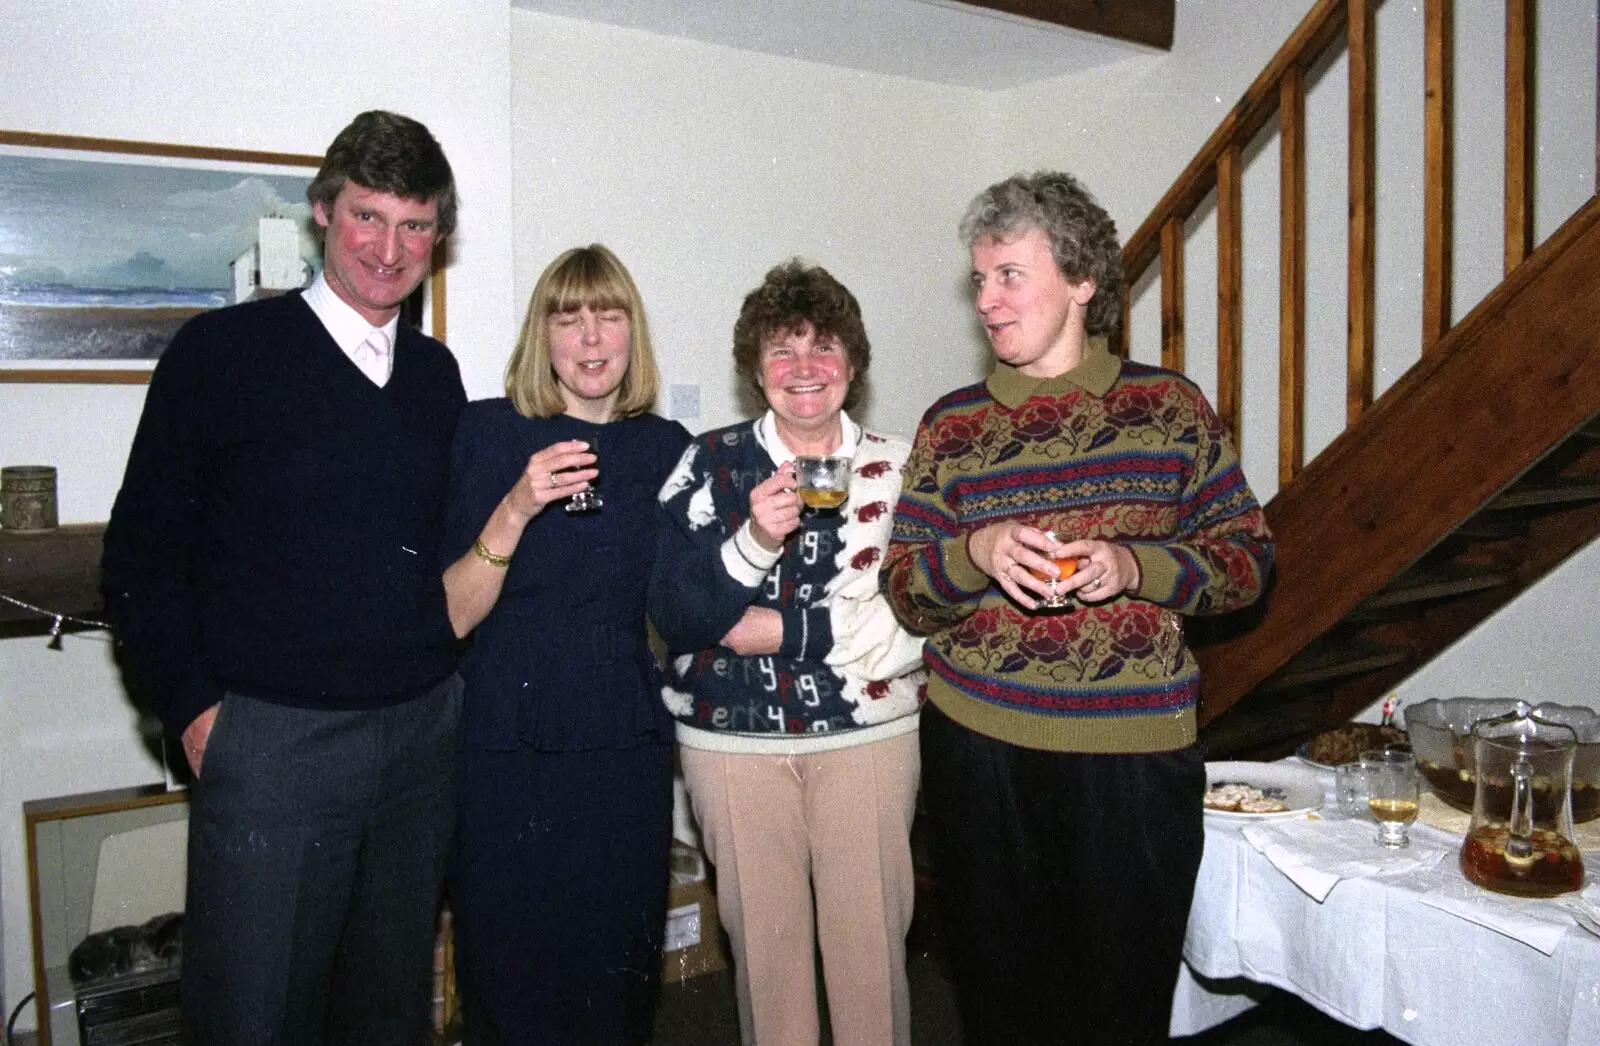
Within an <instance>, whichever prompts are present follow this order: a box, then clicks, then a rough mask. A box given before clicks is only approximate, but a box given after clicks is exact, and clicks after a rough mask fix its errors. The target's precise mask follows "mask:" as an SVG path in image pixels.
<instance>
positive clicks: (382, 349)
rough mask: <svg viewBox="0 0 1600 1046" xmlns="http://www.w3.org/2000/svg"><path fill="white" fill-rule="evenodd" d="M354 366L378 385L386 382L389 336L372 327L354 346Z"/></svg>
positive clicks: (387, 378)
mask: <svg viewBox="0 0 1600 1046" xmlns="http://www.w3.org/2000/svg"><path fill="white" fill-rule="evenodd" d="M352 358H353V359H354V360H355V362H356V366H358V367H360V368H361V373H363V374H365V375H366V376H367V377H369V378H371V379H372V380H373V381H374V382H375V383H377V384H378V385H384V384H387V383H388V381H389V336H388V335H387V334H385V333H383V331H381V330H379V329H377V328H376V327H374V328H373V329H372V332H371V333H370V334H368V335H367V336H366V338H365V339H364V340H363V341H362V342H361V344H360V345H357V346H356V351H355V355H354V357H352Z"/></svg>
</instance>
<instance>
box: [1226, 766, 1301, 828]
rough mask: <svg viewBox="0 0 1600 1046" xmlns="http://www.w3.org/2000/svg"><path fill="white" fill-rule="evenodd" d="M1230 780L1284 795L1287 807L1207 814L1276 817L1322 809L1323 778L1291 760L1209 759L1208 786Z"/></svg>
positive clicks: (1235, 818)
mask: <svg viewBox="0 0 1600 1046" xmlns="http://www.w3.org/2000/svg"><path fill="white" fill-rule="evenodd" d="M1224 782H1229V783H1233V784H1247V785H1250V786H1251V787H1253V788H1259V789H1261V790H1262V791H1263V792H1266V793H1268V794H1270V795H1273V796H1275V797H1277V798H1279V799H1282V800H1283V801H1284V802H1285V803H1287V804H1288V805H1289V809H1287V810H1279V811H1277V812H1275V813H1270V814H1247V813H1240V812H1236V811H1233V810H1211V809H1208V810H1206V816H1207V817H1215V818H1217V819H1218V820H1223V821H1275V820H1278V819H1280V818H1284V817H1300V816H1303V815H1305V814H1306V813H1308V812H1310V811H1312V810H1320V809H1322V781H1321V779H1320V778H1318V776H1317V774H1316V771H1314V770H1309V769H1307V768H1306V767H1303V766H1292V765H1290V764H1288V763H1242V762H1240V763H1207V764H1206V788H1208V789H1209V788H1212V787H1214V786H1216V785H1219V784H1222V783H1224Z"/></svg>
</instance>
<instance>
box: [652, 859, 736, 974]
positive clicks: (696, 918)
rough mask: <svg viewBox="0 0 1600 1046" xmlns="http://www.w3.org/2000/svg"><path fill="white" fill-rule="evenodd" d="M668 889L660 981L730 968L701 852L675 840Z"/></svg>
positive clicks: (715, 900)
mask: <svg viewBox="0 0 1600 1046" xmlns="http://www.w3.org/2000/svg"><path fill="white" fill-rule="evenodd" d="M671 869H672V879H671V885H670V886H669V888H668V890H667V933H666V939H665V941H664V942H663V944H662V947H661V981H662V983H663V984H673V983H676V982H678V981H686V980H688V979H689V978H691V977H698V976H700V975H701V974H706V973H715V972H716V971H717V970H725V969H727V968H728V955H727V952H726V950H725V949H724V948H723V946H722V924H721V923H720V922H718V921H717V898H716V895H715V893H714V892H713V891H712V889H711V882H710V880H709V879H708V878H707V876H706V865H705V858H703V857H701V856H700V851H699V850H697V849H695V848H693V847H691V846H689V845H688V844H686V843H682V842H679V841H677V840H674V841H673V843H672V859H671Z"/></svg>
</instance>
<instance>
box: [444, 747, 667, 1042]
mask: <svg viewBox="0 0 1600 1046" xmlns="http://www.w3.org/2000/svg"><path fill="white" fill-rule="evenodd" d="M671 845H672V745H671V743H665V744H646V745H641V746H639V747H637V748H623V749H604V748H602V749H591V750H586V751H575V752H544V751H539V750H537V749H534V748H532V747H529V746H523V747H522V748H519V749H516V750H514V751H485V750H481V749H474V748H470V747H469V748H468V749H467V750H466V752H465V754H464V762H463V764H462V780H461V834H460V843H459V848H458V850H457V854H456V860H455V865H454V869H453V871H452V872H451V877H450V904H451V908H452V911H453V914H454V917H455V929H456V943H457V950H456V959H457V971H458V973H459V974H460V985H461V1001H462V1011H461V1015H462V1019H463V1021H464V1023H465V1031H466V1043H467V1046H628V1044H630V1043H640V1042H645V1041H647V1040H648V1039H649V1037H650V1028H651V1023H652V1019H653V1017H654V1015H655V1008H656V1002H657V999H658V993H659V988H660V981H661V945H662V938H663V936H664V934H665V931H666V911H667V885H668V867H667V861H668V852H669V849H670V847H671Z"/></svg>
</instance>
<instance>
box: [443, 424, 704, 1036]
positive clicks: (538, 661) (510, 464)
mask: <svg viewBox="0 0 1600 1046" xmlns="http://www.w3.org/2000/svg"><path fill="white" fill-rule="evenodd" d="M571 439H582V440H587V441H589V443H590V445H591V447H593V448H594V449H595V450H596V451H597V452H598V454H599V457H600V462H599V466H598V467H599V469H600V477H599V479H598V480H597V481H596V483H595V488H596V490H598V492H599V493H600V496H601V497H602V498H603V499H604V502H605V505H604V507H603V508H602V509H600V510H599V511H597V512H592V513H586V514H582V515H570V514H568V513H567V512H566V511H565V505H564V504H563V503H561V502H557V503H555V504H552V505H550V506H548V507H546V508H545V509H544V511H543V512H541V513H540V514H539V515H538V516H537V517H535V518H534V520H533V521H532V522H531V523H529V524H528V527H527V529H526V530H525V531H524V532H523V535H522V540H521V542H520V544H518V546H517V548H516V551H515V554H514V555H513V557H512V560H511V565H510V567H509V568H508V569H507V571H506V578H505V584H504V587H503V588H502V590H501V593H500V598H499V600H498V602H496V604H495V606H494V609H493V610H492V611H490V613H489V616H488V617H487V618H485V619H484V621H483V622H482V624H480V625H479V626H478V629H477V631H476V633H475V635H474V637H473V642H472V648H471V650H470V652H469V653H468V654H467V657H466V659H465V661H464V662H463V665H462V669H461V674H462V676H463V678H464V679H465V681H466V698H465V704H464V709H463V744H464V752H463V760H462V781H461V818H460V840H459V844H458V849H457V854H456V860H455V866H454V870H453V874H452V877H451V882H450V896H451V905H452V908H453V910H454V912H455V920H456V921H455V926H456V938H457V946H458V948H457V968H458V974H459V979H460V984H461V992H462V1009H463V1018H464V1020H465V1025H466V1042H467V1043H468V1044H482V1046H488V1044H500V1043H561V1044H584V1043H604V1044H607V1046H612V1044H620V1043H630V1042H640V1041H643V1040H644V1039H645V1038H646V1037H647V1036H648V1035H649V1031H650V1024H651V1019H652V1016H653V1011H654V1006H655V1000H656V995H657V988H658V981H659V977H660V965H661V940H662V933H663V929H664V924H665V919H666V894H667V854H668V848H669V846H670V845H671V838H672V737H673V724H672V719H671V717H670V716H668V714H667V713H666V710H665V709H664V708H663V706H662V704H661V699H660V681H659V680H660V677H659V673H658V670H657V667H656V663H655V660H654V658H653V657H652V655H651V653H650V650H649V648H648V647H647V645H646V642H645V589H646V586H647V585H648V583H649V579H650V567H651V563H652V560H653V559H654V555H655V518H656V494H657V492H658V491H659V490H660V488H661V484H662V483H663V482H664V481H665V480H666V477H667V474H668V472H670V471H671V469H672V467H673V466H674V465H675V464H676V463H677V461H678V458H679V457H680V456H681V454H682V452H683V448H684V447H685V446H686V445H687V444H688V442H689V433H688V432H687V431H686V430H685V429H684V428H683V426H681V425H679V424H678V423H677V422H672V421H664V420H662V419H661V418H658V417H655V416H654V415H640V416H637V417H633V418H628V419H624V420H621V421H615V422H612V423H610V424H606V425H596V424H593V423H591V422H587V421H582V420H579V419H577V418H572V417H568V416H566V415H560V416H557V417H554V418H526V417H523V416H522V415H521V414H518V413H517V411H516V410H515V409H514V408H513V407H512V406H511V404H510V402H509V401H508V400H505V399H497V400H484V401H480V402H477V403H472V404H470V405H468V407H467V408H466V410H465V411H464V412H463V413H462V415H461V421H460V423H459V425H458V427H457V430H456V437H455V450H454V460H453V467H452V479H451V484H452V490H451V498H450V501H449V507H448V509H447V512H446V522H445V537H444V550H445V553H446V558H445V562H447V563H448V562H454V561H455V559H456V558H459V557H460V556H461V555H463V554H465V553H466V552H467V551H468V550H469V549H470V548H471V547H472V543H473V541H474V540H475V539H476V538H477V536H478V534H479V532H480V531H481V530H482V529H483V525H484V523H485V522H486V521H487V520H488V518H489V514H490V513H491V512H492V511H493V510H494V507H495V506H496V505H497V504H498V503H499V501H500V499H501V498H503V497H504V496H505V494H506V492H507V491H508V490H510V489H511V486H512V484H513V483H514V482H515V481H516V479H517V477H518V476H519V475H520V474H521V472H522V470H523V469H524V467H526V465H527V462H528V458H529V456H530V455H532V454H533V453H534V452H535V451H538V450H540V449H541V448H543V447H546V446H549V445H550V444H552V443H557V442H560V441H562V440H571ZM494 551H496V552H502V553H503V552H506V551H507V550H505V549H495V550H494Z"/></svg>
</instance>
